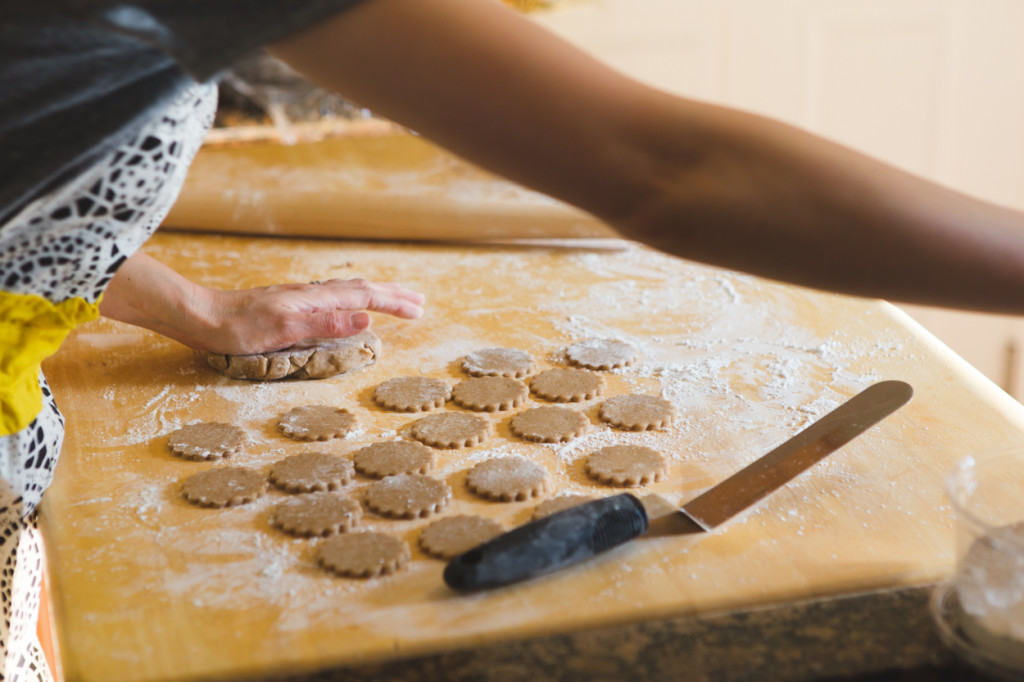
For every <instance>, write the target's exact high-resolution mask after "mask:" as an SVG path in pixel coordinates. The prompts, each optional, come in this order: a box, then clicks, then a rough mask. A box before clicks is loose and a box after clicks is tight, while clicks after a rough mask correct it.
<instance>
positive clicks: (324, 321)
mask: <svg viewBox="0 0 1024 682" xmlns="http://www.w3.org/2000/svg"><path fill="white" fill-rule="evenodd" d="M210 299H211V300H210V303H209V304H208V305H209V309H210V321H211V324H210V329H209V331H208V332H207V333H205V334H204V335H203V336H202V338H201V339H197V340H195V341H194V342H193V343H188V344H187V345H190V346H192V347H193V348H198V349H200V350H208V351H216V352H219V353H258V352H262V351H269V350H278V349H281V348H287V347H288V346H292V345H295V344H297V343H302V342H303V341H305V340H307V339H312V338H322V337H328V338H333V337H343V336H351V335H353V334H358V333H359V332H361V331H364V330H366V329H369V327H370V316H369V315H368V314H367V313H366V312H364V311H367V310H369V311H373V312H377V313H387V314H389V315H394V316H395V317H402V318H406V319H412V318H416V317H419V316H420V315H422V314H423V308H422V307H421V306H422V304H423V295H422V294H419V293H416V292H414V291H410V290H408V289H405V288H403V287H401V286H399V285H397V284H377V283H374V282H368V281H366V280H364V279H348V280H344V279H332V280H328V281H326V282H322V283H316V284H279V285H275V286H269V287H259V288H256V289H240V290H237V291H220V290H210Z"/></svg>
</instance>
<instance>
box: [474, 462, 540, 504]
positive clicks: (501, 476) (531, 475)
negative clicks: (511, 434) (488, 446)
mask: <svg viewBox="0 0 1024 682" xmlns="http://www.w3.org/2000/svg"><path fill="white" fill-rule="evenodd" d="M547 479H548V472H547V469H545V468H544V467H542V466H541V465H539V464H537V463H536V462H533V461H531V460H528V459H526V458H525V457H519V456H512V457H497V458H495V459H488V460H485V461H483V462H480V463H479V464H477V465H476V466H474V467H473V468H472V469H470V470H469V475H468V476H466V486H467V487H468V488H469V489H470V490H471V491H473V492H474V493H475V494H477V495H479V496H480V497H482V498H484V499H485V500H496V501H499V502H522V501H523V500H529V499H532V498H534V497H539V496H540V495H543V494H544V489H545V487H546V485H547Z"/></svg>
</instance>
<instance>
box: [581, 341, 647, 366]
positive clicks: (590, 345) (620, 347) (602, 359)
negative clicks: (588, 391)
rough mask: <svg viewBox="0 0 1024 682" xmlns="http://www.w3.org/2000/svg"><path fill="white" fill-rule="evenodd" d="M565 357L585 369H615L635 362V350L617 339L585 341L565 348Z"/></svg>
mask: <svg viewBox="0 0 1024 682" xmlns="http://www.w3.org/2000/svg"><path fill="white" fill-rule="evenodd" d="M565 357H566V358H568V360H569V362H571V363H572V364H574V365H577V366H579V367H585V368H587V369H617V368H619V367H625V366H626V365H628V364H630V363H631V362H633V361H634V360H636V348H634V347H633V346H631V345H630V344H628V343H626V342H625V341H619V340H617V339H585V340H583V341H579V342H577V343H574V344H572V345H571V346H569V347H568V348H566V349H565Z"/></svg>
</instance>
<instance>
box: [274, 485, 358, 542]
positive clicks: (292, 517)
mask: <svg viewBox="0 0 1024 682" xmlns="http://www.w3.org/2000/svg"><path fill="white" fill-rule="evenodd" d="M362 517H363V508H362V507H361V506H360V505H359V503H358V502H356V501H355V500H353V499H351V498H349V497H345V496H343V495H338V494H337V493H312V494H310V495H302V496H301V497H297V498H295V499H291V500H288V501H287V502H283V503H281V504H279V505H278V506H277V507H276V508H275V509H274V512H273V514H271V516H270V524H271V525H272V526H274V527H276V528H280V529H281V530H283V531H284V532H285V533H289V534H291V535H298V536H299V537H306V538H309V537H328V536H330V535H337V534H338V533H347V532H348V531H350V530H352V529H353V528H354V527H355V526H356V525H357V524H358V523H359V519H361V518H362Z"/></svg>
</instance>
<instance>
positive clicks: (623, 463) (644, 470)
mask: <svg viewBox="0 0 1024 682" xmlns="http://www.w3.org/2000/svg"><path fill="white" fill-rule="evenodd" d="M667 468H668V464H667V462H666V461H665V458H664V457H663V456H662V454H661V453H660V452H658V451H657V450H654V449H653V448H648V447H644V446H643V445H609V446H608V447H604V448H601V449H600V450H598V451H597V452H595V453H593V454H591V455H590V456H589V457H587V461H586V464H585V465H584V469H585V470H586V472H587V475H589V476H590V477H591V478H593V479H594V480H596V481H598V482H600V483H606V484H608V485H613V486H618V487H627V488H634V487H637V486H642V485H647V484H648V483H653V482H655V481H660V480H661V479H662V478H664V477H665V472H666V470H667Z"/></svg>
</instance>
